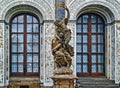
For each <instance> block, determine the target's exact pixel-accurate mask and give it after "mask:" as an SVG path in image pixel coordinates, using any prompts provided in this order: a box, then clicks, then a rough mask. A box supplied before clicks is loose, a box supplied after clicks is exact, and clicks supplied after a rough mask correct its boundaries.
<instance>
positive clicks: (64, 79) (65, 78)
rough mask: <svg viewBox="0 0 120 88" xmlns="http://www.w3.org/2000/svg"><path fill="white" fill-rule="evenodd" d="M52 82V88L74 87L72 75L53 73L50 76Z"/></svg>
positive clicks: (74, 78)
mask: <svg viewBox="0 0 120 88" xmlns="http://www.w3.org/2000/svg"><path fill="white" fill-rule="evenodd" d="M51 78H52V80H53V82H54V87H53V88H74V80H76V79H77V77H76V76H74V75H55V76H52V77H51Z"/></svg>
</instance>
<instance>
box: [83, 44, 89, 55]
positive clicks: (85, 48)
mask: <svg viewBox="0 0 120 88" xmlns="http://www.w3.org/2000/svg"><path fill="white" fill-rule="evenodd" d="M83 52H86V53H87V52H88V45H87V44H84V45H83Z"/></svg>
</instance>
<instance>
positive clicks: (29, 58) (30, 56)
mask: <svg viewBox="0 0 120 88" xmlns="http://www.w3.org/2000/svg"><path fill="white" fill-rule="evenodd" d="M27 62H32V54H27Z"/></svg>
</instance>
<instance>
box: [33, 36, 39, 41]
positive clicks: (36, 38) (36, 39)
mask: <svg viewBox="0 0 120 88" xmlns="http://www.w3.org/2000/svg"><path fill="white" fill-rule="evenodd" d="M38 39H39V38H38V34H33V42H38Z"/></svg>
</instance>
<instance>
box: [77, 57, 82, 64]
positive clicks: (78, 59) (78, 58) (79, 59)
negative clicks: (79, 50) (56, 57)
mask: <svg viewBox="0 0 120 88" xmlns="http://www.w3.org/2000/svg"><path fill="white" fill-rule="evenodd" d="M81 59H82V58H81V55H77V56H76V61H77V62H78V63H81Z"/></svg>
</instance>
